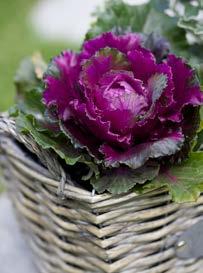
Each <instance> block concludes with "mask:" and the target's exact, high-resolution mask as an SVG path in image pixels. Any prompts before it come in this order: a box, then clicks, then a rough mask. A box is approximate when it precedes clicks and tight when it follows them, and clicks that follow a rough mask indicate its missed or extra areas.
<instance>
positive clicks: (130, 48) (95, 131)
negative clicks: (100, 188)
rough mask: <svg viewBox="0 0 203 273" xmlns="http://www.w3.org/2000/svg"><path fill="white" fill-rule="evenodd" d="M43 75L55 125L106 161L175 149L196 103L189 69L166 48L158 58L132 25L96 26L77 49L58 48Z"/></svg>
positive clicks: (136, 163)
mask: <svg viewBox="0 0 203 273" xmlns="http://www.w3.org/2000/svg"><path fill="white" fill-rule="evenodd" d="M44 82H45V86H46V89H45V91H44V95H43V97H44V103H45V104H46V106H47V108H48V109H50V111H51V109H53V107H54V108H55V110H57V113H56V114H57V119H58V120H59V121H60V124H61V128H63V130H65V132H66V134H68V136H69V137H70V138H71V140H72V142H73V143H74V142H75V143H77V145H78V144H79V147H81V148H83V147H85V148H86V149H87V150H88V152H89V153H90V154H91V155H92V156H94V157H95V158H96V159H97V160H98V161H101V162H103V163H104V164H105V166H106V167H118V166H119V165H121V164H125V165H127V166H129V167H130V168H133V169H136V168H139V167H140V166H142V165H144V164H145V162H147V161H148V160H149V159H155V158H159V159H160V158H163V157H165V156H171V155H175V154H176V153H177V152H178V151H180V150H181V149H182V148H183V147H184V145H185V143H186V142H187V140H188V138H189V135H190V136H191V135H192V130H193V121H192V120H191V115H192V113H193V112H195V109H197V108H198V107H199V106H200V105H202V103H203V93H202V92H201V90H200V86H199V83H198V81H197V80H196V75H195V72H194V70H193V69H191V67H190V66H189V65H188V64H186V63H185V61H184V60H183V59H181V58H178V57H176V56H175V55H172V54H168V56H167V57H166V58H164V59H162V60H158V59H157V58H156V54H155V53H152V51H150V50H148V49H146V48H144V47H143V46H142V36H141V35H139V34H135V33H129V34H125V35H115V34H113V33H111V32H108V33H104V34H102V35H100V36H98V37H95V38H94V39H92V40H89V41H86V42H85V43H84V45H83V47H82V50H81V53H74V52H71V51H66V52H63V53H62V54H61V55H60V56H58V57H56V58H54V59H53V61H52V63H51V64H50V66H49V69H48V71H47V73H46V75H45V77H44ZM188 113H191V115H190V114H188ZM195 130H196V129H195Z"/></svg>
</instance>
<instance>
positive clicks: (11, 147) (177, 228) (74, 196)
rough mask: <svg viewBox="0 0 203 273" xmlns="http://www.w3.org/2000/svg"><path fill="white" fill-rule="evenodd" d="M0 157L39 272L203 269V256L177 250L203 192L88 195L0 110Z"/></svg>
mask: <svg viewBox="0 0 203 273" xmlns="http://www.w3.org/2000/svg"><path fill="white" fill-rule="evenodd" d="M19 143H21V145H19ZM23 146H25V147H26V148H27V149H28V150H29V151H31V152H33V153H34V154H36V155H37V156H38V157H39V158H40V159H41V162H42V163H43V165H42V164H39V163H38V161H37V159H36V160H33V159H32V158H31V157H30V155H29V153H26V152H25V149H22V147H23ZM23 151H24V152H23ZM0 159H1V161H0V165H1V166H2V167H3V172H4V177H5V181H6V183H7V187H8V192H9V195H10V198H11V199H12V202H13V205H14V208H15V211H16V215H17V217H18V219H19V223H20V225H21V227H22V230H23V231H24V233H25V235H26V237H27V239H28V242H29V244H30V246H31V248H32V250H33V252H34V254H35V261H36V264H37V266H38V268H39V270H40V272H41V273H65V272H66V273H84V272H88V273H93V272H95V273H96V272H98V273H138V272H139V273H159V272H168V273H169V272H170V273H181V272H182V273H187V272H188V273H190V272H199V273H200V272H203V269H202V268H203V260H201V259H199V260H196V259H190V260H181V259H179V258H178V257H177V255H176V248H177V245H176V244H177V240H178V238H179V236H180V235H181V234H182V232H183V231H184V230H186V229H188V228H189V227H190V226H192V225H193V224H195V223H197V222H198V221H200V220H202V219H203V197H200V199H199V201H198V202H197V203H195V204H192V203H191V204H184V205H183V204H182V205H180V204H173V203H171V201H170V197H169V195H168V194H167V192H166V191H165V190H163V189H160V190H158V191H154V192H151V193H150V194H145V195H143V196H136V194H135V193H133V192H130V193H128V194H124V195H120V196H111V195H109V194H102V195H97V194H92V193H91V192H89V191H87V190H85V189H82V188H80V187H79V186H77V185H75V184H74V183H73V182H71V181H70V179H69V177H68V174H65V173H64V171H63V170H62V168H61V166H60V165H59V163H58V161H57V159H56V157H55V155H54V154H52V153H51V152H48V151H45V150H41V149H40V148H39V147H38V145H36V143H35V142H34V141H33V139H32V138H31V137H30V136H23V135H17V134H16V130H15V123H14V122H13V121H12V120H9V119H8V118H7V117H6V116H2V117H0ZM43 166H44V167H43ZM58 189H59V190H58ZM62 192H63V194H62Z"/></svg>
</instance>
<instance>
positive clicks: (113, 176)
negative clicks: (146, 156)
mask: <svg viewBox="0 0 203 273" xmlns="http://www.w3.org/2000/svg"><path fill="white" fill-rule="evenodd" d="M158 172H159V165H158V164H154V163H152V164H149V163H148V164H146V165H145V166H143V167H141V168H139V169H136V170H132V169H130V168H127V167H120V168H118V169H109V170H107V171H106V172H105V173H104V174H103V176H102V177H100V178H99V179H95V178H94V179H91V184H92V185H93V187H94V189H95V190H96V191H97V192H98V193H102V192H104V191H109V192H110V193H112V194H121V193H125V192H128V191H129V190H130V189H132V188H133V187H134V186H135V185H136V184H143V183H145V182H146V181H148V180H152V179H153V178H154V177H156V176H157V175H158Z"/></svg>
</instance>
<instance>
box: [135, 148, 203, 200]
mask: <svg viewBox="0 0 203 273" xmlns="http://www.w3.org/2000/svg"><path fill="white" fill-rule="evenodd" d="M164 186H165V187H166V188H167V189H168V190H169V193H170V195H171V197H172V200H173V201H175V202H177V203H183V202H194V201H197V199H198V197H199V196H200V194H201V192H202V191H203V152H195V153H191V155H190V157H189V159H187V160H186V161H185V162H184V163H182V164H181V165H176V166H173V167H171V168H170V169H168V170H166V171H164V172H162V173H161V174H159V176H158V177H157V178H155V179H154V180H153V181H151V182H150V183H147V184H145V185H144V186H143V188H142V189H141V188H139V189H136V191H137V192H139V193H140V192H141V193H146V192H148V191H151V190H155V189H158V188H161V187H164Z"/></svg>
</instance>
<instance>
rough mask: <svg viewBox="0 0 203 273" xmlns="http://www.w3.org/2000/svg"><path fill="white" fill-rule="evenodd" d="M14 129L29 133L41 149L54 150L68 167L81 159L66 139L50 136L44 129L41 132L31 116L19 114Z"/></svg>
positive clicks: (59, 135)
mask: <svg viewBox="0 0 203 273" xmlns="http://www.w3.org/2000/svg"><path fill="white" fill-rule="evenodd" d="M16 127H17V129H18V131H20V132H21V133H25V134H26V133H29V134H30V135H31V136H32V137H33V138H34V140H35V141H36V143H37V144H38V145H39V146H40V147H42V148H43V149H52V150H54V151H55V152H56V153H57V154H58V155H59V156H60V157H61V158H62V159H64V160H65V162H66V164H68V165H74V164H75V163H76V162H78V161H79V160H80V158H81V154H80V153H79V152H78V151H77V150H76V149H74V148H73V147H72V145H71V144H70V143H69V142H68V140H67V138H65V137H64V136H63V135H61V134H58V135H54V134H51V133H50V132H49V131H48V130H45V129H44V130H41V128H40V127H39V124H38V123H37V122H36V120H35V118H34V117H33V116H32V115H25V114H22V113H20V114H19V116H18V117H17V119H16ZM38 129H39V130H38Z"/></svg>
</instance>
